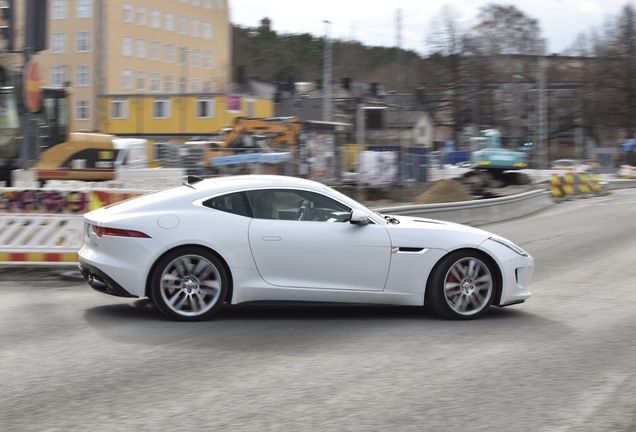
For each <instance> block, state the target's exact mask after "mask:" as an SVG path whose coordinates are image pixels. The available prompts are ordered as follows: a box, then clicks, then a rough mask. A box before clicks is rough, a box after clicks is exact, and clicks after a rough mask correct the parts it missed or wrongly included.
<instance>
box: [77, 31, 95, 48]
mask: <svg viewBox="0 0 636 432" xmlns="http://www.w3.org/2000/svg"><path fill="white" fill-rule="evenodd" d="M75 49H76V50H77V52H88V51H90V50H91V33H90V32H87V31H81V32H77V33H75Z"/></svg>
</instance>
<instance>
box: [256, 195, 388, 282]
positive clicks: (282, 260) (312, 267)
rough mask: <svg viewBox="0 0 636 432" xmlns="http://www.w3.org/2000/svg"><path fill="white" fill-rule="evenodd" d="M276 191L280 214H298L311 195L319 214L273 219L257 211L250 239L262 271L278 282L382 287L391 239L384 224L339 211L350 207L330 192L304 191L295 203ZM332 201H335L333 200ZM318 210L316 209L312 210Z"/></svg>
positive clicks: (262, 274) (266, 279)
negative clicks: (351, 220)
mask: <svg viewBox="0 0 636 432" xmlns="http://www.w3.org/2000/svg"><path fill="white" fill-rule="evenodd" d="M295 193H296V192H295V191H277V195H278V196H279V198H283V199H282V201H281V200H279V201H278V202H279V204H280V203H281V202H287V204H283V206H282V207H283V208H281V206H280V205H279V208H278V212H277V214H279V215H296V214H300V212H299V210H300V208H301V207H302V205H303V200H305V203H306V202H307V201H309V202H311V203H316V202H319V203H320V204H319V207H314V209H317V208H320V209H321V210H320V211H321V212H325V213H327V214H325V215H324V217H321V218H320V219H318V218H316V217H314V218H312V219H313V220H296V219H295V218H289V217H288V218H286V219H285V218H284V219H270V218H258V217H255V218H254V219H253V220H252V221H251V223H250V226H249V243H250V248H251V251H252V255H253V257H254V261H255V263H256V267H257V269H258V271H259V273H260V275H261V277H262V278H263V279H264V280H265V281H266V282H267V283H269V284H272V285H276V286H280V287H297V288H325V289H346V290H368V291H381V290H383V289H384V286H385V283H386V279H387V275H388V272H389V265H390V260H391V241H390V238H389V235H388V232H387V230H386V228H385V227H384V226H382V225H380V224H375V223H371V224H367V225H354V224H351V223H349V222H348V221H346V220H345V219H346V218H339V217H329V216H332V215H336V216H337V215H339V214H342V213H343V212H344V210H345V209H346V210H347V212H348V211H349V209H348V208H346V207H344V206H343V205H342V204H340V203H337V202H334V203H331V201H333V200H331V198H329V197H326V196H317V195H320V194H315V193H308V192H302V198H301V199H299V200H298V205H297V208H294V205H295V204H294V205H291V206H290V204H289V203H290V202H292V203H293V202H294V199H291V198H290V196H293V194H295ZM331 204H333V205H331ZM312 211H315V210H312Z"/></svg>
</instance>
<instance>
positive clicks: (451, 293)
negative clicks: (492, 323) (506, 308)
mask: <svg viewBox="0 0 636 432" xmlns="http://www.w3.org/2000/svg"><path fill="white" fill-rule="evenodd" d="M496 283H497V282H496V276H495V268H494V264H492V261H491V260H490V259H489V258H488V257H487V256H486V255H484V254H483V253H481V252H479V251H457V252H453V253H450V254H449V255H447V256H446V257H445V258H443V259H442V261H440V263H439V264H438V265H437V266H436V268H435V270H433V273H432V274H431V278H430V280H429V284H428V286H427V290H428V292H429V300H430V303H431V307H432V308H433V311H434V312H436V313H437V314H439V315H441V316H444V317H446V318H450V319H456V320H469V319H476V318H479V317H480V316H482V315H483V314H484V313H486V311H487V310H488V308H489V307H490V305H491V304H492V302H493V299H494V297H495V292H496V289H497V285H496Z"/></svg>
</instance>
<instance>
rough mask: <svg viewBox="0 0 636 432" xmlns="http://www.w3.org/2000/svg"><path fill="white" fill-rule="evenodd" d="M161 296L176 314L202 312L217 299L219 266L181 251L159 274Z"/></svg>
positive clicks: (193, 315)
mask: <svg viewBox="0 0 636 432" xmlns="http://www.w3.org/2000/svg"><path fill="white" fill-rule="evenodd" d="M160 283H161V286H160V290H161V297H162V298H163V300H164V303H165V305H166V306H167V307H168V308H170V309H171V310H172V311H174V312H175V313H176V314H178V315H182V316H186V317H196V316H199V315H202V314H205V313H206V312H207V311H209V310H210V309H212V308H213V307H214V306H215V305H216V304H217V303H218V302H219V301H220V296H221V292H222V283H223V282H222V279H221V275H220V273H219V269H218V268H217V267H216V266H215V265H214V264H213V263H212V262H210V261H209V260H208V259H206V258H205V257H202V256H200V255H182V256H179V257H177V258H175V259H174V260H172V261H171V262H170V263H169V264H168V265H167V266H166V267H165V268H164V270H163V273H162V274H161V282H160Z"/></svg>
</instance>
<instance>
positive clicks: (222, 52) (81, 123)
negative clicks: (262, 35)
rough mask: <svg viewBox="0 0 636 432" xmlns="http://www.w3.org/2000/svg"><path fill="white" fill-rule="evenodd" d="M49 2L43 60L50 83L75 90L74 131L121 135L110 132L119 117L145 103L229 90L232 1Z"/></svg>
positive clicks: (71, 91)
mask: <svg viewBox="0 0 636 432" xmlns="http://www.w3.org/2000/svg"><path fill="white" fill-rule="evenodd" d="M46 1H48V2H49V10H48V15H49V20H48V24H49V28H48V35H49V37H48V50H46V51H42V52H40V53H38V54H37V55H36V56H35V58H36V59H37V61H38V62H39V64H40V70H41V73H42V75H43V80H44V81H45V83H46V84H47V85H50V86H67V87H68V89H69V91H70V93H71V95H72V96H71V98H72V101H71V106H70V117H71V123H72V125H73V129H74V130H102V131H104V132H116V131H110V130H104V129H110V128H109V127H108V125H111V126H112V123H111V122H110V121H109V120H110V118H111V117H113V116H112V114H113V113H112V111H113V110H115V111H117V112H115V118H116V119H120V120H122V116H123V115H124V114H127V112H129V111H130V104H128V101H129V100H136V99H138V98H140V97H141V98H149V97H152V96H153V95H155V96H157V95H161V96H162V97H164V98H170V97H174V96H175V95H180V97H181V98H184V97H186V96H187V95H190V94H205V93H207V94H214V93H216V94H221V93H224V92H226V91H227V90H228V89H229V85H230V79H231V78H230V77H231V58H230V52H231V25H230V22H229V11H228V2H227V0H46ZM105 98H107V99H108V101H105ZM113 102H115V103H114V104H113ZM139 105H141V104H139ZM131 114H136V115H138V114H139V113H131ZM175 115H176V114H175ZM126 117H128V116H126ZM163 117H166V116H165V113H164V115H163ZM170 117H172V116H170ZM124 120H125V119H124ZM142 121H143V119H136V120H135V122H136V123H140V122H142ZM177 123H183V120H178V121H177Z"/></svg>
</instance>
